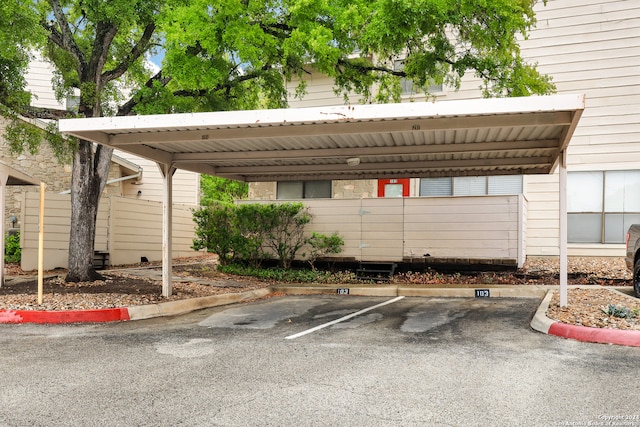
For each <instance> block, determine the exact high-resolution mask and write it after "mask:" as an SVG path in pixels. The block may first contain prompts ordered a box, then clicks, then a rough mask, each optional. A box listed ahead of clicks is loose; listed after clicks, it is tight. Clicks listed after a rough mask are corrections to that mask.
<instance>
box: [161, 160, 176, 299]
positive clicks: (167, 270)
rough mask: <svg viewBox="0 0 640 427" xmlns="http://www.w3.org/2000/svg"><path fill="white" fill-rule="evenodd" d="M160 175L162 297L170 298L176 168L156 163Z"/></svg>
mask: <svg viewBox="0 0 640 427" xmlns="http://www.w3.org/2000/svg"><path fill="white" fill-rule="evenodd" d="M157 165H158V168H159V169H160V173H161V174H162V181H163V191H162V296H163V297H170V296H171V293H172V289H171V280H172V278H173V268H172V266H171V240H172V239H171V237H172V234H173V230H172V223H173V174H174V173H175V172H176V168H175V167H173V166H172V165H168V164H164V163H158V164H157Z"/></svg>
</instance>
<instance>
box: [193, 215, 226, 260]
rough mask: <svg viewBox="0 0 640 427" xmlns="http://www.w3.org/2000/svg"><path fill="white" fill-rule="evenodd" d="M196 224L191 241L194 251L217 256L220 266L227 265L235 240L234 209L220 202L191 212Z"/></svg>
mask: <svg viewBox="0 0 640 427" xmlns="http://www.w3.org/2000/svg"><path fill="white" fill-rule="evenodd" d="M193 220H194V222H195V223H196V231H195V233H196V238H195V239H193V246H191V247H192V248H193V249H194V250H196V251H198V250H200V249H206V250H207V252H213V253H215V254H217V255H218V257H219V259H220V263H221V264H228V263H229V262H231V260H232V259H233V254H234V249H235V248H234V246H235V240H236V239H237V236H236V234H235V231H234V230H235V228H236V227H235V225H234V224H235V221H236V219H235V207H234V206H233V205H229V204H226V203H221V202H214V203H211V204H210V205H209V206H206V207H203V208H200V209H196V210H194V211H193Z"/></svg>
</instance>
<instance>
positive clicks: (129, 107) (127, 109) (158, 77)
mask: <svg viewBox="0 0 640 427" xmlns="http://www.w3.org/2000/svg"><path fill="white" fill-rule="evenodd" d="M170 81H171V77H163V75H162V70H160V71H158V72H157V73H156V74H155V75H154V76H152V77H151V78H150V79H149V80H147V82H146V83H145V84H144V86H145V87H148V88H152V87H153V85H154V83H155V82H160V85H162V86H166V85H167V84H168V83H169V82H170ZM136 105H138V101H137V100H136V98H135V96H134V97H132V98H131V99H129V100H128V101H127V102H126V103H125V104H123V105H122V106H121V107H120V108H118V112H117V113H116V115H117V116H128V115H131V113H132V111H133V109H134V108H135V107H136Z"/></svg>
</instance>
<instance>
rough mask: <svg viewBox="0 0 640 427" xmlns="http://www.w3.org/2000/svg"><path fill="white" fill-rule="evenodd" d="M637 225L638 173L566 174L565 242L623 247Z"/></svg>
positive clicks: (639, 219) (639, 216) (639, 212)
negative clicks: (633, 225) (628, 235)
mask: <svg viewBox="0 0 640 427" xmlns="http://www.w3.org/2000/svg"><path fill="white" fill-rule="evenodd" d="M637 222H640V171H595V172H570V173H568V174H567V241H568V242H570V243H624V239H625V235H626V233H627V230H628V228H629V226H630V225H631V224H633V223H637Z"/></svg>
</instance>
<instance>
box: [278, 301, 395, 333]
mask: <svg viewBox="0 0 640 427" xmlns="http://www.w3.org/2000/svg"><path fill="white" fill-rule="evenodd" d="M402 298H404V296H399V297H395V298H394V299H391V300H389V301H385V302H381V303H380V304H376V305H374V306H371V307H368V308H365V309H362V310H360V311H356V312H355V313H351V314H349V315H347V316H344V317H341V318H339V319H336V320H332V321H331V322H327V323H323V324H322V325H319V326H316V327H315V328H311V329H307V330H306V331H302V332H298V333H297V334H293V335H289V336H288V337H285V339H286V340H293V339H296V338H300V337H301V336H303V335H307V334H310V333H312V332H315V331H318V330H320V329H323V328H326V327H327V326H331V325H335V324H336V323H340V322H344V321H345V320H349V319H351V318H353V317H356V316H359V315H361V314H363V313H366V312H367V311H371V310H375V309H376V308H378V307H382V306H384V305H387V304H392V303H394V302H396V301H400V300H401V299H402Z"/></svg>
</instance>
